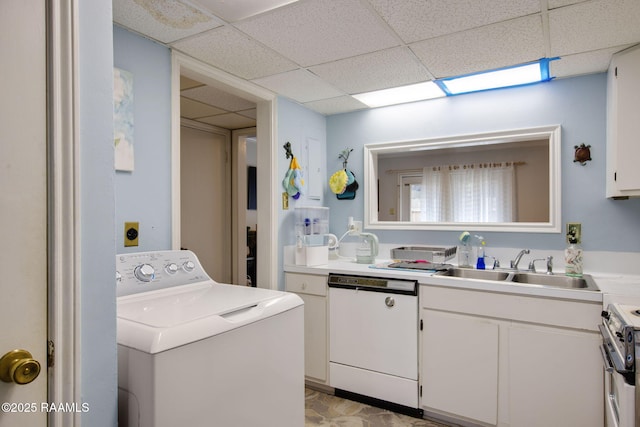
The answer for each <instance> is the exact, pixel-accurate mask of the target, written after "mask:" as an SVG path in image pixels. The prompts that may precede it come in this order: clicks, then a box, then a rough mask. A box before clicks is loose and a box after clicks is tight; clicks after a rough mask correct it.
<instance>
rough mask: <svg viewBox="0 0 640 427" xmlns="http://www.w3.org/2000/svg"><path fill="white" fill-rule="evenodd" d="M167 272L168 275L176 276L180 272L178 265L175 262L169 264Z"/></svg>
mask: <svg viewBox="0 0 640 427" xmlns="http://www.w3.org/2000/svg"><path fill="white" fill-rule="evenodd" d="M165 270H167V273H169V274H176V273H177V272H178V264H176V263H175V262H172V263H171V264H167V266H166V267H165Z"/></svg>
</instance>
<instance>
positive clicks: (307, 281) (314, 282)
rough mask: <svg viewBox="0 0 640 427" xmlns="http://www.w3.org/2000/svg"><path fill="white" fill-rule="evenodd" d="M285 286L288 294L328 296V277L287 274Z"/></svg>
mask: <svg viewBox="0 0 640 427" xmlns="http://www.w3.org/2000/svg"><path fill="white" fill-rule="evenodd" d="M284 286H285V290H286V291H288V292H296V293H300V294H309V295H320V296H326V295H327V276H313V275H311V274H299V273H285V275H284Z"/></svg>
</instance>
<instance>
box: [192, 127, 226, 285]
mask: <svg viewBox="0 0 640 427" xmlns="http://www.w3.org/2000/svg"><path fill="white" fill-rule="evenodd" d="M228 147H229V135H223V134H220V133H213V132H210V131H205V130H200V129H194V128H190V127H186V126H182V127H181V131H180V205H181V207H180V211H181V212H180V222H181V226H180V246H181V247H183V248H187V249H190V250H192V251H193V252H195V254H196V255H197V256H198V259H199V260H200V262H201V263H202V266H203V267H204V270H205V271H206V272H207V274H208V275H209V276H211V277H212V278H213V279H214V280H216V281H218V282H221V283H231V253H232V251H231V231H232V227H231V225H230V224H231V222H232V220H231V184H230V164H229V162H228Z"/></svg>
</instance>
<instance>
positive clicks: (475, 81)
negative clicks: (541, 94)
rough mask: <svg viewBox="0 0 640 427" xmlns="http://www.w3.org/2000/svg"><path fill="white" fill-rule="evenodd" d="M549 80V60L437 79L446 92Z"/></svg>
mask: <svg viewBox="0 0 640 427" xmlns="http://www.w3.org/2000/svg"><path fill="white" fill-rule="evenodd" d="M547 80H549V62H548V60H543V61H541V62H540V63H538V62H534V63H531V64H523V65H519V66H516V67H509V68H503V69H500V70H493V71H487V72H482V73H477V74H471V75H466V76H459V77H451V78H447V79H442V80H439V81H438V84H439V85H440V86H442V87H443V88H444V89H445V91H446V92H447V93H448V94H451V95H459V94H462V93H470V92H479V91H482V90H489V89H497V88H504V87H511V86H521V85H526V84H531V83H538V82H541V81H547Z"/></svg>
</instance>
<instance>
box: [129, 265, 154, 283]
mask: <svg viewBox="0 0 640 427" xmlns="http://www.w3.org/2000/svg"><path fill="white" fill-rule="evenodd" d="M133 274H134V275H135V276H136V279H138V280H141V281H143V282H150V281H152V280H153V279H154V278H155V277H156V271H155V270H154V269H153V267H152V266H151V265H149V264H140V265H139V266H137V267H136V268H135V270H134V271H133Z"/></svg>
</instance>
